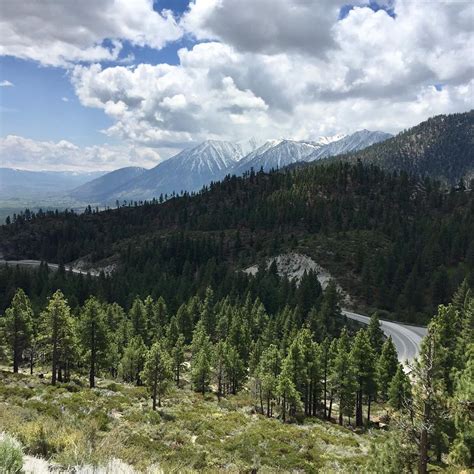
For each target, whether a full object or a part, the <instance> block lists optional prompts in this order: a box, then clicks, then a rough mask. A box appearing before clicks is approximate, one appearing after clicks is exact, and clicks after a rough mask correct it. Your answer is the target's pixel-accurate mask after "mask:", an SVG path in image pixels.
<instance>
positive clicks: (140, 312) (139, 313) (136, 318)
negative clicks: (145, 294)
mask: <svg viewBox="0 0 474 474" xmlns="http://www.w3.org/2000/svg"><path fill="white" fill-rule="evenodd" d="M129 318H130V321H131V322H132V327H133V335H134V336H140V337H141V338H142V341H143V342H146V341H147V339H148V334H147V329H148V327H147V326H148V324H147V320H146V312H145V306H144V305H143V301H142V300H141V299H140V298H138V297H137V298H135V300H134V301H133V304H132V307H131V309H130V312H129Z"/></svg>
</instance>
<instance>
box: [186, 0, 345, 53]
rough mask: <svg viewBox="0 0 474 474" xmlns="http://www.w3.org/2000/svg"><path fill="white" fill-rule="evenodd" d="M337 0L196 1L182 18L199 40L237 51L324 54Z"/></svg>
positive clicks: (330, 42)
mask: <svg viewBox="0 0 474 474" xmlns="http://www.w3.org/2000/svg"><path fill="white" fill-rule="evenodd" d="M345 3H346V2H345V1H343V0H318V1H311V0H293V1H291V2H289V1H288V0H257V1H256V0H196V1H195V2H194V3H191V5H190V11H189V12H187V13H186V15H185V16H184V18H183V20H182V24H183V26H184V27H185V29H186V30H187V31H188V32H190V33H191V34H193V35H194V36H195V37H197V38H199V39H218V40H220V41H222V42H224V43H227V44H229V45H232V46H234V47H236V48H237V49H239V50H240V51H250V52H258V53H270V54H274V53H281V52H283V51H286V52H288V51H293V52H297V53H304V54H310V55H314V56H324V55H325V54H326V52H327V51H328V50H329V49H333V48H334V47H335V46H336V45H335V43H334V38H333V36H332V34H331V26H332V25H333V24H334V23H335V22H336V20H337V18H338V15H339V9H340V7H341V6H342V5H344V4H345Z"/></svg>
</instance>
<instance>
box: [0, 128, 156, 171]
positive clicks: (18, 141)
mask: <svg viewBox="0 0 474 474" xmlns="http://www.w3.org/2000/svg"><path fill="white" fill-rule="evenodd" d="M160 161H161V156H160V154H159V153H158V151H157V150H154V149H152V148H147V147H142V146H137V145H133V144H124V145H101V146H99V145H94V146H86V147H79V146H77V145H74V144H73V143H71V142H69V141H67V140H60V141H58V142H54V141H38V140H32V139H30V138H25V137H20V136H17V135H7V136H6V137H4V138H0V162H1V163H2V166H4V167H11V168H19V169H27V170H32V171H35V170H49V171H57V170H65V171H95V170H97V171H102V170H114V169H117V168H122V167H124V166H133V165H136V166H145V167H152V166H155V165H156V164H158V163H159V162H160Z"/></svg>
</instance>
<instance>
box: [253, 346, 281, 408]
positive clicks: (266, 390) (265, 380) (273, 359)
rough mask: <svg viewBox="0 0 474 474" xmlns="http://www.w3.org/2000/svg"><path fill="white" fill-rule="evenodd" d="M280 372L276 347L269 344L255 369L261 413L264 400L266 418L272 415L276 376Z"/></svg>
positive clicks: (278, 352) (279, 359)
mask: <svg viewBox="0 0 474 474" xmlns="http://www.w3.org/2000/svg"><path fill="white" fill-rule="evenodd" d="M280 370H281V356H280V351H279V350H278V348H277V346H275V345H274V344H271V345H270V346H268V347H267V349H265V350H264V351H263V353H262V357H261V358H260V362H259V364H258V368H257V371H256V372H257V378H258V380H259V383H260V405H261V409H262V413H263V399H264V398H265V400H266V409H267V416H268V417H271V416H272V414H273V403H274V400H275V395H276V392H277V384H278V375H279V374H280Z"/></svg>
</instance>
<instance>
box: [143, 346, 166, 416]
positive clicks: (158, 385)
mask: <svg viewBox="0 0 474 474" xmlns="http://www.w3.org/2000/svg"><path fill="white" fill-rule="evenodd" d="M141 377H142V380H143V382H144V383H145V384H146V386H147V387H148V388H149V390H150V392H151V398H152V401H153V410H156V406H157V405H158V406H159V407H161V401H162V398H163V396H164V395H165V394H166V392H167V390H168V388H169V385H170V382H171V380H172V379H173V370H172V361H171V358H170V356H169V355H168V353H167V352H166V350H165V349H164V347H163V345H162V344H161V343H160V342H155V343H154V344H153V345H152V346H151V349H150V350H149V351H148V352H147V354H146V358H145V364H144V367H143V371H142V373H141Z"/></svg>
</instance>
